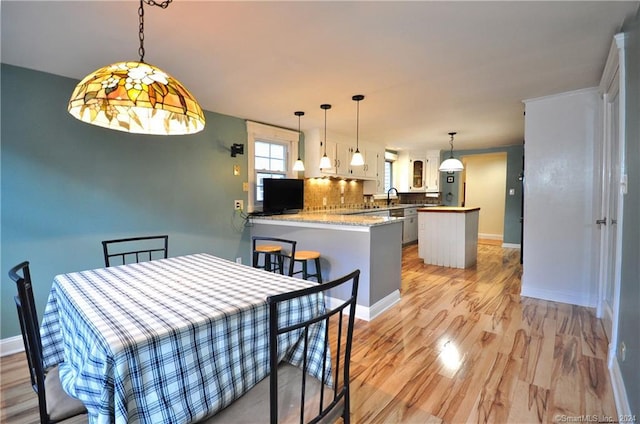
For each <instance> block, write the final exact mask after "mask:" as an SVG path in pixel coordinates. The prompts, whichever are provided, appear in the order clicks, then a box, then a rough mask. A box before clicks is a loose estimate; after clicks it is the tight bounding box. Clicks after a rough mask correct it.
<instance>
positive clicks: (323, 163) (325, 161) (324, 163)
mask: <svg viewBox="0 0 640 424" xmlns="http://www.w3.org/2000/svg"><path fill="white" fill-rule="evenodd" d="M329 168H331V159H329V157H328V156H327V154H326V153H325V154H324V156H322V158H321V159H320V169H329Z"/></svg>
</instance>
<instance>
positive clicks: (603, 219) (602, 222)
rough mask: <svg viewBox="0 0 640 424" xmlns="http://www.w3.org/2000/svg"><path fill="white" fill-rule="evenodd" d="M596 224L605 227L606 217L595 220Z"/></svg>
mask: <svg viewBox="0 0 640 424" xmlns="http://www.w3.org/2000/svg"><path fill="white" fill-rule="evenodd" d="M596 224H598V225H602V224H604V225H607V217H604V218H602V219H597V220H596Z"/></svg>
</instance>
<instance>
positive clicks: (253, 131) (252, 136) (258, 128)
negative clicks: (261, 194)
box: [247, 121, 300, 212]
mask: <svg viewBox="0 0 640 424" xmlns="http://www.w3.org/2000/svg"><path fill="white" fill-rule="evenodd" d="M256 140H258V141H267V142H279V143H283V142H284V143H287V144H288V146H287V147H288V148H287V178H298V172H296V171H293V170H292V168H293V163H294V162H295V161H296V159H297V158H298V142H299V141H300V135H299V133H298V132H297V131H293V130H287V129H284V128H279V127H274V126H272V125H266V124H261V123H259V122H254V121H247V162H248V164H247V174H248V179H249V193H248V194H249V196H248V205H247V210H248V211H249V212H253V211H255V203H256V199H255V192H256V169H255V164H256V161H255V143H256Z"/></svg>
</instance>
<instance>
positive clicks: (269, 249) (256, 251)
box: [251, 236, 296, 276]
mask: <svg viewBox="0 0 640 424" xmlns="http://www.w3.org/2000/svg"><path fill="white" fill-rule="evenodd" d="M252 244H253V259H252V263H251V266H253V267H254V268H262V269H264V270H265V271H270V272H278V273H280V274H284V275H288V276H291V275H292V274H293V264H294V261H293V257H294V256H295V253H296V242H295V241H293V240H285V239H280V238H275V237H260V236H254V237H252ZM285 249H286V250H285ZM261 255H262V256H263V257H264V260H263V261H262V262H263V264H262V265H260V256H261ZM285 259H286V261H287V264H288V265H287V266H285Z"/></svg>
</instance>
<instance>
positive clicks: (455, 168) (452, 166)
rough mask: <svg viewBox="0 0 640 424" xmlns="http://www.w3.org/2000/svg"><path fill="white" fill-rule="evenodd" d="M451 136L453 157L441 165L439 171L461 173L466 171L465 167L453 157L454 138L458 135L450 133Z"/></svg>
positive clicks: (450, 142)
mask: <svg viewBox="0 0 640 424" xmlns="http://www.w3.org/2000/svg"><path fill="white" fill-rule="evenodd" d="M449 135H450V136H451V140H449V144H451V156H450V157H449V159H446V160H444V161H443V162H442V163H441V164H440V168H439V169H438V170H439V171H440V172H459V171H462V170H463V169H464V165H463V164H462V162H460V160H458V159H456V158H454V157H453V136H454V135H456V133H455V132H450V133H449Z"/></svg>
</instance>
